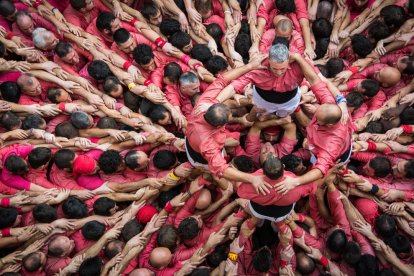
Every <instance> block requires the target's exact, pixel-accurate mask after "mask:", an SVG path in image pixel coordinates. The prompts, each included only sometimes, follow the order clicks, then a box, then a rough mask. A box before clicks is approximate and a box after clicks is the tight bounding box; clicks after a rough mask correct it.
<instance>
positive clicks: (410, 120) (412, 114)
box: [400, 107, 414, 125]
mask: <svg viewBox="0 0 414 276" xmlns="http://www.w3.org/2000/svg"><path fill="white" fill-rule="evenodd" d="M400 119H401V124H402V125H414V108H412V107H409V108H406V109H404V111H403V112H402V113H401V114H400Z"/></svg>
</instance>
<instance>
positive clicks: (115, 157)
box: [98, 149, 122, 174]
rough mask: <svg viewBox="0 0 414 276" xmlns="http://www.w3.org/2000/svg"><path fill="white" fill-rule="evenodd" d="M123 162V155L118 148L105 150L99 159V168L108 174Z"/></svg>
mask: <svg viewBox="0 0 414 276" xmlns="http://www.w3.org/2000/svg"><path fill="white" fill-rule="evenodd" d="M121 164H122V156H121V154H119V152H118V151H116V150H112V149H110V150H107V151H104V152H103V153H102V154H101V156H100V157H99V160H98V166H99V168H100V169H101V170H102V171H103V172H104V173H106V174H111V173H114V172H116V171H117V170H118V168H119V166H120V165H121Z"/></svg>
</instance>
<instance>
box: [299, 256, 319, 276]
mask: <svg viewBox="0 0 414 276" xmlns="http://www.w3.org/2000/svg"><path fill="white" fill-rule="evenodd" d="M296 269H297V270H298V271H299V272H300V273H302V274H303V275H308V274H311V273H313V271H315V263H314V261H313V260H312V259H311V258H310V257H308V256H307V255H306V254H304V253H303V252H299V253H297V254H296Z"/></svg>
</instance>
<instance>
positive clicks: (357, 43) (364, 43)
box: [351, 34, 374, 58]
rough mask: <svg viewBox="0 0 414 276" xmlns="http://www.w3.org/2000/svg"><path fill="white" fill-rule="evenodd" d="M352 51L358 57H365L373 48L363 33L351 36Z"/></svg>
mask: <svg viewBox="0 0 414 276" xmlns="http://www.w3.org/2000/svg"><path fill="white" fill-rule="evenodd" d="M351 47H352V51H354V53H355V54H357V55H358V56H360V57H363V58H365V57H366V56H367V55H369V54H370V53H371V52H372V50H373V49H374V45H373V44H372V43H371V41H369V39H368V38H366V37H365V36H363V35H360V34H356V35H354V36H353V37H352V38H351Z"/></svg>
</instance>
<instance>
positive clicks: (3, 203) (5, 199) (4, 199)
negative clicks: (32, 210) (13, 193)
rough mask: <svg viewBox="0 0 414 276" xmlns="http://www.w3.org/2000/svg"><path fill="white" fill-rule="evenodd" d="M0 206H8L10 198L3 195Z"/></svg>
mask: <svg viewBox="0 0 414 276" xmlns="http://www.w3.org/2000/svg"><path fill="white" fill-rule="evenodd" d="M0 205H1V207H9V206H10V198H8V197H4V198H2V199H1V201H0Z"/></svg>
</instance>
